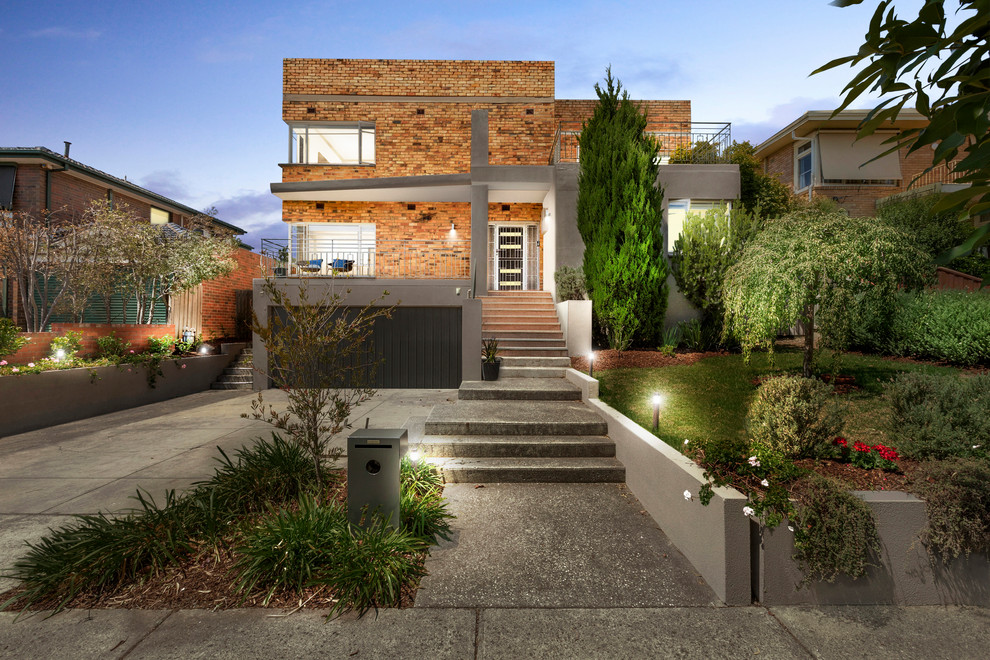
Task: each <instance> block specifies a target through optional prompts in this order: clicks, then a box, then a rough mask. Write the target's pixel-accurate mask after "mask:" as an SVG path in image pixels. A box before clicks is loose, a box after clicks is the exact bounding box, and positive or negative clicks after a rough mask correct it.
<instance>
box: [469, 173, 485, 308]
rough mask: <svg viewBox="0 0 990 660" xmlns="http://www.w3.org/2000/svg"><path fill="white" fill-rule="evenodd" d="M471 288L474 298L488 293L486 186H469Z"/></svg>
mask: <svg viewBox="0 0 990 660" xmlns="http://www.w3.org/2000/svg"><path fill="white" fill-rule="evenodd" d="M471 273H472V280H471V286H473V287H474V289H475V291H474V295H475V296H483V295H485V294H486V293H488V186H486V185H484V184H472V185H471Z"/></svg>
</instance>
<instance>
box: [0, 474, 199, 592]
mask: <svg viewBox="0 0 990 660" xmlns="http://www.w3.org/2000/svg"><path fill="white" fill-rule="evenodd" d="M137 500H138V504H139V505H140V508H139V509H137V510H136V511H135V512H134V513H131V514H128V515H125V516H119V517H118V516H107V515H106V514H103V513H100V514H97V515H82V516H76V517H75V518H74V520H73V521H71V522H69V523H67V524H66V525H64V526H62V527H61V528H59V529H58V530H50V533H49V534H48V535H47V536H45V537H44V538H42V539H41V540H40V541H38V543H36V544H34V543H30V542H29V543H28V544H27V545H28V548H29V550H28V552H27V554H26V555H25V556H23V557H22V558H20V559H18V560H17V561H16V562H14V565H13V570H11V571H10V572H9V573H8V575H9V577H12V578H14V579H17V580H21V582H22V586H24V587H25V589H26V591H25V592H24V593H23V594H22V595H21V596H19V597H18V598H21V599H23V600H22V603H23V604H24V606H25V607H29V606H30V605H31V604H32V603H34V602H37V601H38V600H40V599H43V598H54V599H56V600H58V604H57V605H56V607H55V610H56V611H58V610H61V609H62V608H63V607H64V606H65V604H66V603H68V602H69V601H70V600H71V599H72V598H74V597H75V596H76V595H77V594H79V593H81V592H82V591H86V590H97V591H103V590H105V589H110V588H113V587H115V586H117V585H118V584H120V583H121V582H122V581H123V580H127V579H133V578H135V577H136V576H137V575H138V573H139V572H141V571H144V570H150V571H152V572H153V573H157V572H159V571H160V570H161V569H163V568H164V567H165V566H167V565H168V564H171V563H174V562H175V561H176V560H177V559H178V557H180V556H182V555H184V554H186V553H188V552H190V551H191V550H192V549H193V545H192V543H191V542H190V539H189V535H188V533H187V518H186V515H185V514H186V509H185V508H184V507H179V506H176V501H177V500H176V497H175V492H174V491H168V493H167V494H166V498H165V502H164V504H163V505H162V506H158V505H157V504H156V503H155V501H154V500H153V499H151V498H150V497H148V498H146V497H145V496H144V495H142V494H141V492H140V491H138V495H137ZM12 603H13V600H8V601H7V602H5V603H3V605H2V606H0V609H2V608H5V607H8V606H9V605H11V604H12Z"/></svg>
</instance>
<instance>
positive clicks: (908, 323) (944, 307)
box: [878, 290, 990, 365]
mask: <svg viewBox="0 0 990 660" xmlns="http://www.w3.org/2000/svg"><path fill="white" fill-rule="evenodd" d="M878 348H880V349H881V350H883V349H884V348H886V349H888V350H890V351H891V352H892V353H894V354H896V355H914V356H917V357H923V358H934V359H936V360H948V361H949V362H954V363H957V364H967V365H971V364H977V363H979V362H986V361H987V360H988V359H990V290H986V291H982V292H975V293H969V292H965V291H938V290H928V291H923V292H921V293H916V294H901V295H900V296H898V299H897V306H896V309H895V310H894V314H893V319H892V322H891V328H890V337H889V339H888V341H887V345H886V346H883V345H881V346H879V347H878Z"/></svg>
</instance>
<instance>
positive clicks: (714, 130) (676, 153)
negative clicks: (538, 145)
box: [549, 121, 732, 165]
mask: <svg viewBox="0 0 990 660" xmlns="http://www.w3.org/2000/svg"><path fill="white" fill-rule="evenodd" d="M646 133H647V134H648V135H652V136H653V137H655V138H656V139H657V141H659V142H660V151H659V154H658V156H659V158H660V162H661V163H662V164H665V165H666V164H669V163H701V164H706V165H711V164H716V163H727V162H729V161H728V149H729V147H730V146H731V145H732V124H730V123H728V122H705V121H702V122H683V123H680V124H673V125H671V127H670V128H669V129H664V130H654V131H646ZM580 136H581V130H580V128H579V127H569V126H567V125H562V126H560V127H558V128H557V133H556V135H555V136H554V140H553V147H552V149H551V150H550V159H549V162H550V164H551V165H556V164H557V163H577V162H580V160H581V148H580V145H579V144H578V139H579V138H580Z"/></svg>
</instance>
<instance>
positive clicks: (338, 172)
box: [254, 59, 739, 388]
mask: <svg viewBox="0 0 990 660" xmlns="http://www.w3.org/2000/svg"><path fill="white" fill-rule="evenodd" d="M596 103H597V101H596V100H562V99H557V98H556V97H555V92H554V63H553V62H524V61H444V60H346V59H287V60H285V61H284V65H283V99H282V119H283V121H285V123H286V124H287V127H288V131H287V133H288V135H287V138H288V139H287V147H288V149H287V153H286V158H285V161H284V162H283V163H282V164H281V165H280V166H281V168H282V181H280V182H276V183H273V184H272V185H271V190H272V192H273V193H274V194H275V195H276V196H278V197H279V198H280V199H281V200H282V219H283V220H284V221H285V223H286V235H285V237H284V238H277V239H268V240H266V241H264V242H263V249H262V251H263V253H264V254H267V255H269V256H271V257H273V258H275V259H276V261H277V262H278V263H277V266H278V270H276V271H275V274H276V275H282V276H284V279H282V280H281V283H282V285H283V286H286V287H292V286H298V285H299V284H300V282H302V281H305V282H306V284H307V286H309V287H310V288H312V287H333V286H335V287H339V288H341V289H343V288H346V289H349V290H350V294H349V297H348V299H347V300H348V304H355V305H360V304H363V303H364V302H366V301H368V300H371V299H373V298H374V297H375V296H377V295H379V294H380V293H381V291H382V290H383V289H387V290H389V291H390V292H391V293H392V294H393V295H392V300H396V299H398V300H401V305H400V307H399V309H398V310H397V313H396V315H395V317H394V318H393V320H392V321H391V322H390V323H387V324H384V323H383V324H379V325H378V326H376V329H375V335H376V336H375V341H376V346H377V347H378V348H379V349H380V354H381V355H383V356H384V357H385V359H386V368H385V369H384V370H383V373H380V374H379V382H378V383H377V385H378V386H379V387H456V386H457V385H458V384H459V383H460V382H461V380H478V379H480V360H479V358H478V355H479V351H480V345H481V339H482V334H483V333H484V335H485V336H496V337H498V338H499V339H500V343H501V346H502V353H503V355H508V356H513V355H515V356H524V355H530V356H541V355H542V356H560V355H563V356H566V355H567V354H568V349H567V346H568V345H572V344H571V342H566V343H565V342H564V340H562V339H560V337H559V336H560V334H561V333H562V332H563V333H565V334H566V333H568V332H571V331H576V330H575V327H576V326H580V327H582V328H585V330H583V331H586V332H588V333H589V334H588V340H587V345H589V346H590V318H589V319H588V321H587V323H580V324H575V323H570V326H571V327H570V329H568V328H567V327H564V328H561V327H560V323H559V321H558V319H557V317H556V312H555V311H554V306H553V295H554V293H555V286H554V272H555V271H556V269H558V268H559V267H561V266H574V267H580V266H581V265H582V262H583V254H584V244H583V242H582V240H581V235H580V233H579V232H578V229H577V223H576V213H577V208H576V207H577V191H578V172H579V158H580V154H579V153H578V145H577V136H578V135H579V133H580V130H581V126H582V123H583V122H584V121H585V120H586V119H588V118H590V116H591V114H592V112H593V110H594V107H595V104H596ZM639 103H641V104H642V105H643V107H644V108H645V109H646V111H647V117H648V121H649V125H648V126H647V130H648V131H649V132H651V133H654V134H656V135H657V136H658V137H659V138H660V140H661V141H662V153H661V157H662V165H661V167H660V174H659V177H658V185H661V186H663V188H664V191H665V199H664V204H665V214H666V219H667V224H666V233H667V243H668V246H672V245H673V241H674V239H675V238H676V236H677V233H678V232H679V231H680V226H681V224H680V223H681V222H682V221H683V218H684V216H685V214H686V213H687V212H689V211H691V210H702V209H705V208H710V207H711V206H712V205H713V204H715V203H719V202H721V201H731V200H734V199H737V198H738V196H739V170H738V166H736V165H731V164H728V163H727V162H725V159H724V158H722V154H723V153H724V150H725V148H726V147H728V146H729V145H730V144H731V135H730V126H729V124H727V123H719V124H701V123H694V122H692V117H691V103H690V101H655V100H651V101H640V102H639ZM698 142H705V143H708V144H710V145H712V148H710V149H705V150H698V151H699V152H702V151H703V152H704V154H705V159H706V161H707V162H702V163H690V164H676V165H674V164H669V162H668V161H669V159H670V156H671V155H672V154H673V153H674V152H675V151H676V150H677V149H678V148H681V150H683V149H684V148H686V147H690V146H692V145H694V144H697V143H698ZM341 280H346V281H345V282H344V283H342V282H341ZM254 290H255V297H254V308H255V310H256V311H257V312H258V316H259V318H267V316H266V315H265V314H264V313H263V312H262V311H261V310H262V309H263V308H264V307H266V306H270V305H269V302H270V301H268V298H267V296H266V295H264V293H263V290H262V287H261V282H260V281H258V282H256V283H255V289H254ZM671 290H672V294H671V301H670V305H669V311H668V320H669V321H677V320H679V319H681V318H687V317H689V316H691V315H692V314H693V313H694V312H693V310H692V309H691V308H690V305H689V304H688V303H687V301H686V300H684V299H683V297H682V296H680V295H679V294H677V293H676V287H675V286H673V280H672V278H671ZM538 308H539V310H541V311H538ZM531 310H532V312H533V316H529V312H530V311H531ZM270 313H277V310H272V311H271V312H270ZM541 315H542V316H541ZM524 316H525V317H526V318H523V317H524ZM565 323H567V322H566V321H565ZM258 343H259V342H255V344H256V345H255V364H256V366H257V367H259V368H261V369H264V368H265V365H266V361H267V356H266V354H265V353H264V350H263V349H262V348H261V347H259V346H258ZM573 345H576V344H573ZM573 345H572V346H573ZM573 351H574V349H573V347H572V349H571V352H572V353H573ZM255 386H256V387H261V388H263V387H266V386H267V384H266V383H259V382H257V380H256V383H255Z"/></svg>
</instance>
